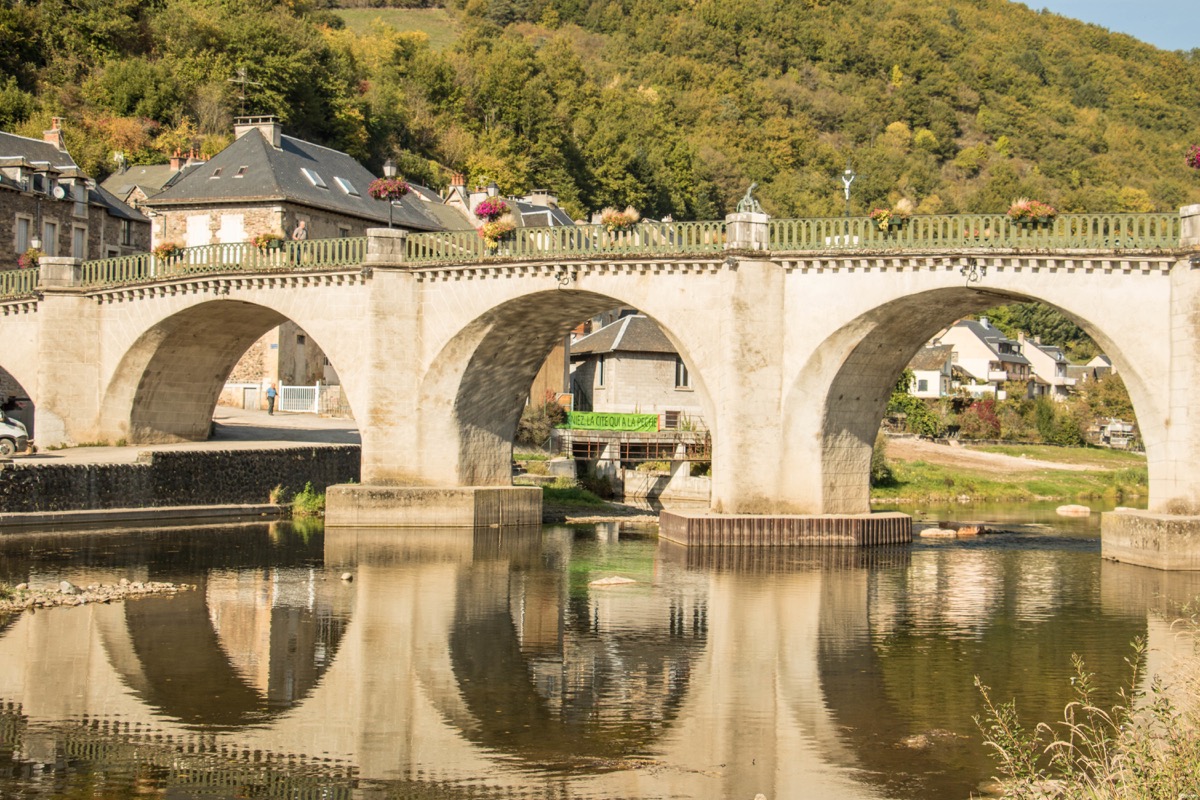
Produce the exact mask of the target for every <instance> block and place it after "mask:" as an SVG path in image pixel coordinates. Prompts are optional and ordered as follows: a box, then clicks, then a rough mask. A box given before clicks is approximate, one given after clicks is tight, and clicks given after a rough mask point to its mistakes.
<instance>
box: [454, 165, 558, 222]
mask: <svg viewBox="0 0 1200 800" xmlns="http://www.w3.org/2000/svg"><path fill="white" fill-rule="evenodd" d="M499 193H500V189H499V187H498V186H496V184H495V183H492V184H491V185H489V186H480V187H477V188H475V189H474V190H472V191H467V181H466V178H465V177H463V176H462V175H461V174H455V175H454V177H452V178H451V179H450V186H449V187H448V188H447V189H446V194H445V203H446V205H447V206H449V207H451V208H453V209H455V210H457V211H458V212H459V213H460V214H462V215H463V216H465V217H466V219H467V220H469V221H470V224H471V226H472V227H475V228H478V227H479V226H480V225H482V224H483V220H482V219H480V218H479V217H477V216H475V207H476V206H478V205H479V204H480V203H481V202H483V201H484V200H486V199H488V198H489V197H497V196H498V195H499ZM504 201H505V202H506V203H508V207H509V216H510V217H511V218H512V220H513V222H514V223H516V225H517V227H518V228H557V227H560V226H563V225H574V224H575V221H574V220H573V219H571V217H570V215H568V214H567V212H565V211H563V210H562V209H561V208H559V207H558V198H557V197H556V196H554V195H552V194H550V192H548V191H547V190H545V189H534V190H533V192H531V193H530V194H527V195H525V196H524V197H506V198H504Z"/></svg>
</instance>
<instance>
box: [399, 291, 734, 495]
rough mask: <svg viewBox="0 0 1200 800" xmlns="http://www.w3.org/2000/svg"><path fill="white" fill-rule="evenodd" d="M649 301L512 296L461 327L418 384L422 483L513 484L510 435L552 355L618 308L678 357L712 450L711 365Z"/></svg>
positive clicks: (590, 295) (589, 295)
mask: <svg viewBox="0 0 1200 800" xmlns="http://www.w3.org/2000/svg"><path fill="white" fill-rule="evenodd" d="M644 300H645V298H632V297H627V296H622V295H621V294H619V293H614V294H607V293H600V292H595V291H581V290H560V289H552V290H548V291H538V292H533V293H529V294H523V295H519V296H517V297H514V298H509V299H507V300H505V301H504V302H501V303H498V304H496V305H494V306H491V307H490V308H487V309H486V310H484V311H483V312H482V313H480V314H479V315H478V316H476V317H475V318H474V319H471V320H470V321H469V322H468V323H466V324H465V325H464V326H462V327H461V328H460V329H459V330H458V331H457V332H456V333H455V334H454V335H453V336H451V337H450V338H449V340H448V341H447V342H446V343H445V344H444V345H443V346H442V347H441V348H440V350H439V351H438V352H437V354H436V356H434V358H433V359H432V361H431V363H430V366H429V368H428V369H427V370H425V373H424V376H423V378H422V381H421V387H420V393H419V398H418V403H419V408H420V412H421V413H420V424H421V428H420V431H419V442H420V444H419V448H420V451H421V453H422V455H423V457H422V462H423V472H422V478H423V480H424V481H428V482H432V483H443V484H446V485H459V486H496V485H508V484H509V483H511V479H512V478H511V476H512V470H511V459H512V441H513V437H514V435H515V433H516V427H517V423H518V421H519V419H520V416H521V411H522V408H523V407H524V404H525V400H526V397H527V396H528V393H529V386H530V384H531V383H532V382H533V379H534V377H535V376H536V374H537V371H538V369H539V367H540V366H541V365H542V363H543V362H544V361H545V359H546V356H547V354H548V353H549V352H550V351H551V349H552V348H553V347H554V345H555V343H557V342H559V341H561V340H562V337H563V336H564V335H565V333H566V332H567V331H569V330H570V329H571V328H572V327H574V326H575V325H578V324H579V323H580V322H582V321H584V320H586V319H588V318H589V317H592V316H595V315H597V314H600V313H601V312H603V311H607V310H610V309H612V308H616V307H618V306H621V305H627V306H631V307H634V308H637V309H638V311H639V313H644V314H645V315H646V316H648V317H650V318H651V319H652V320H654V322H655V323H656V324H658V326H659V327H660V328H661V329H662V331H663V333H664V334H665V335H666V336H667V338H668V339H669V340H670V342H671V343H672V345H674V347H675V349H676V350H677V351H678V352H679V355H680V357H682V358H683V360H684V363H685V364H687V366H688V370H689V372H690V374H691V375H692V379H693V381H694V387H695V391H696V392H697V396H698V398H699V399H700V404H701V407H702V408H704V412H705V418H706V421H707V422H708V425H709V430H710V431H711V433H712V435H713V440H714V446H715V442H716V441H717V439H718V436H717V432H716V430H715V425H716V416H715V415H714V414H713V413H712V408H713V407H712V402H711V395H710V394H709V392H708V390H707V388H706V386H705V383H704V375H705V372H706V370H708V369H710V367H709V365H708V364H707V363H706V362H705V359H704V356H703V349H702V348H695V347H692V346H690V342H689V341H684V340H683V339H682V338H681V337H680V335H679V334H678V332H677V330H676V329H675V328H676V326H675V325H674V324H672V322H673V321H672V320H670V318H668V319H666V320H664V319H663V317H660V316H658V315H656V314H655V313H654V311H655V310H654V309H653V308H650V309H647V308H646V307H645V305H646V304H645V302H644ZM451 443H453V444H451ZM447 450H449V451H450V452H449V453H447ZM447 455H450V456H451V457H449V458H447V457H446V456H447Z"/></svg>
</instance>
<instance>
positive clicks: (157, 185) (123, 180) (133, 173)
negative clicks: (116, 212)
mask: <svg viewBox="0 0 1200 800" xmlns="http://www.w3.org/2000/svg"><path fill="white" fill-rule="evenodd" d="M205 163H206V162H203V161H201V162H193V163H190V164H185V165H184V166H183V167H182V168H181V169H178V170H176V169H172V168H171V165H170V164H136V165H134V166H132V167H128V168H126V169H124V170H122V171H121V172H114V173H113V174H112V175H109V176H108V177H107V178H105V179H104V181H103V182H101V184H100V185H101V186H103V187H104V188H105V189H107V190H108V191H110V192H112V193H113V194H115V195H116V196H117V197H119V198H121V199H124V198H126V197H129V195H130V193H131V192H132V191H133V190H134V189H137V188H140V189H141V190H142V194H144V195H146V197H153V196H154V195H156V194H158V193H159V192H161V191H162V190H163V189H165V188H167V187H168V186H172V185H174V184H176V183H178V182H179V181H180V179H182V178H183V176H184V175H186V174H187V173H189V172H191V171H192V170H195V169H198V168H200V167H203V166H204V164H205Z"/></svg>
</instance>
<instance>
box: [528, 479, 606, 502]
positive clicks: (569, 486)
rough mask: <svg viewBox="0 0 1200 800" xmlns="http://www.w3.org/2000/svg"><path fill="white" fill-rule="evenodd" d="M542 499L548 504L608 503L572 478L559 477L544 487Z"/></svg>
mask: <svg viewBox="0 0 1200 800" xmlns="http://www.w3.org/2000/svg"><path fill="white" fill-rule="evenodd" d="M542 500H543V502H545V503H546V504H547V505H555V506H584V507H589V508H593V507H602V506H605V505H607V504H606V503H605V502H604V501H603V500H602V499H600V498H599V497H597V496H596V495H595V494H594V493H593V492H591V491H589V490H587V489H585V488H583V487H582V486H580V485H579V484H578V483H577V482H576V481H573V480H571V479H570V478H559V479H557V480H555V481H554V483H552V484H550V485H549V486H543V487H542Z"/></svg>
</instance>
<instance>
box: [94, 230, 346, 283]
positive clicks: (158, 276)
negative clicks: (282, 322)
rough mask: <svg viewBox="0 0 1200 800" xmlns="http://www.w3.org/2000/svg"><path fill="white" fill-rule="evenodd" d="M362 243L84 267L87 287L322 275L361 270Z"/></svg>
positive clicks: (225, 251) (215, 247)
mask: <svg viewBox="0 0 1200 800" xmlns="http://www.w3.org/2000/svg"><path fill="white" fill-rule="evenodd" d="M366 254H367V239H366V237H362V236H360V237H354V238H343V239H311V240H309V241H305V242H283V243H282V245H281V246H280V247H278V248H260V247H255V246H254V245H252V244H249V243H246V242H239V243H236V244H207V245H202V246H200V247H184V248H182V249H180V250H179V251H177V252H176V253H174V254H173V255H170V256H156V255H154V254H153V253H138V254H137V255H131V256H118V257H116V258H103V259H99V260H97V261H85V262H83V285H84V286H86V287H97V286H120V285H122V284H127V283H140V282H143V281H149V280H162V279H166V278H174V277H178V276H183V275H195V274H204V273H225V272H263V271H268V270H284V271H288V272H294V271H303V270H306V269H324V268H326V267H339V266H349V265H355V264H361V263H362V262H363V257H364V256H365V255H366Z"/></svg>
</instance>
